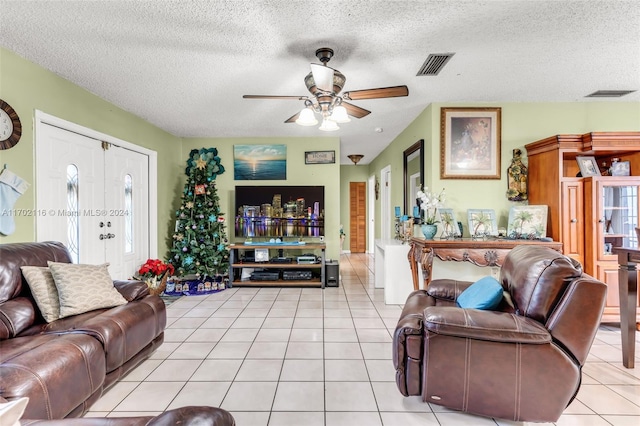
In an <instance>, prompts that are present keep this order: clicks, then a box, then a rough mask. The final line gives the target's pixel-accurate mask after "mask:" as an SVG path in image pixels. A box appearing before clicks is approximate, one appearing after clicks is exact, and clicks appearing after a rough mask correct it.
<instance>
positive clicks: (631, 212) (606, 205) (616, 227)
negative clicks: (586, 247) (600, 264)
mask: <svg viewBox="0 0 640 426" xmlns="http://www.w3.org/2000/svg"><path fill="white" fill-rule="evenodd" d="M601 194H602V212H601V214H602V216H601V219H600V222H601V223H602V226H603V229H602V231H603V237H604V242H603V243H604V244H603V245H602V246H600V247H601V249H602V250H603V253H602V254H605V255H610V254H612V249H613V247H631V248H638V238H637V236H636V231H635V228H636V227H637V226H638V184H637V183H636V184H632V185H625V184H623V183H615V184H614V183H611V184H609V183H608V182H602V193H601Z"/></svg>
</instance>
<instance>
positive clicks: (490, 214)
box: [467, 209, 498, 237]
mask: <svg viewBox="0 0 640 426" xmlns="http://www.w3.org/2000/svg"><path fill="white" fill-rule="evenodd" d="M467 220H468V221H469V233H470V234H471V236H472V237H484V236H487V235H498V224H497V220H496V212H495V210H493V209H469V210H467Z"/></svg>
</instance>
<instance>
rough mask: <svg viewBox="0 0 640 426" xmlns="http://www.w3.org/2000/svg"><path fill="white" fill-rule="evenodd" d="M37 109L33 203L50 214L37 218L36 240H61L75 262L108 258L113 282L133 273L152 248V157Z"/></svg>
mask: <svg viewBox="0 0 640 426" xmlns="http://www.w3.org/2000/svg"><path fill="white" fill-rule="evenodd" d="M40 114H41V115H40V116H39V115H38V114H36V155H35V163H36V190H37V193H36V208H37V210H38V211H43V212H47V214H46V215H45V214H43V215H39V216H38V217H37V219H36V238H37V240H38V241H61V242H63V243H64V244H65V246H66V247H67V249H68V250H69V252H70V254H71V257H72V260H73V261H74V263H86V264H100V263H105V262H108V263H109V264H110V265H109V272H110V274H111V276H112V277H113V278H114V279H126V278H129V277H131V276H132V275H134V274H135V272H136V271H137V269H138V268H139V266H140V265H141V264H142V263H144V262H145V261H146V259H148V258H149V257H155V256H156V252H157V226H156V224H157V219H156V215H157V213H156V212H157V209H156V208H152V207H151V203H150V200H151V197H152V192H155V186H156V185H155V182H156V179H153V180H152V179H151V171H152V169H153V170H155V167H151V165H152V163H153V164H154V166H155V162H156V156H155V155H153V156H151V155H150V152H151V151H148V150H144V149H143V148H141V147H136V148H138V149H137V150H132V149H130V148H131V147H132V146H133V147H135V145H132V144H128V143H126V142H125V143H122V142H124V141H118V140H117V139H115V138H111V137H108V136H107V135H99V136H106V137H99V138H96V137H95V136H96V135H95V132H94V131H92V130H91V129H84V128H80V129H79V128H78V127H80V126H77V125H75V124H73V123H69V122H64V120H60V119H57V118H55V117H51V116H47V115H46V114H43V113H40ZM38 118H40V119H39V120H38ZM91 133H94V135H91ZM105 139H107V140H109V141H107V140H105ZM123 145H129V146H123ZM144 151H147V152H144ZM154 154H155V153H154ZM151 182H153V185H150V183H151ZM152 187H153V189H152ZM153 241H155V242H156V244H153V245H152V242H153Z"/></svg>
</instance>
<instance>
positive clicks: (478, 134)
mask: <svg viewBox="0 0 640 426" xmlns="http://www.w3.org/2000/svg"><path fill="white" fill-rule="evenodd" d="M501 111H502V109H501V108H442V109H441V111H440V151H441V155H440V177H441V178H442V179H500V141H501V136H500V134H501Z"/></svg>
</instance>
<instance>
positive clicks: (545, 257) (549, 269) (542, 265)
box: [393, 245, 607, 422]
mask: <svg viewBox="0 0 640 426" xmlns="http://www.w3.org/2000/svg"><path fill="white" fill-rule="evenodd" d="M499 281H500V282H501V284H502V286H503V288H504V290H505V292H506V293H508V295H509V296H510V297H506V298H505V299H503V301H502V303H501V305H500V306H499V307H498V308H497V310H496V311H483V310H476V309H462V308H459V307H457V305H456V298H457V297H458V295H459V294H460V293H461V292H462V291H464V289H466V288H467V287H468V286H469V285H471V284H472V283H470V282H462V281H456V280H450V279H441V280H433V281H432V282H431V284H430V285H429V286H428V288H427V289H426V290H417V291H415V292H413V293H411V294H410V295H409V297H408V299H407V302H406V304H405V306H404V309H403V311H402V314H401V316H400V320H399V322H398V325H397V328H396V330H395V333H394V342H393V362H394V365H395V367H396V382H397V385H398V389H399V390H400V392H401V393H402V394H403V395H405V396H409V395H421V396H422V399H423V400H424V401H425V402H429V403H434V404H437V405H442V406H444V407H447V408H451V409H454V410H460V411H465V412H469V413H474V414H479V415H483V416H490V417H497V418H502V419H509V420H514V421H533V422H547V421H551V422H553V421H556V420H557V419H558V418H559V417H560V415H561V414H562V412H563V411H564V409H565V408H566V407H567V406H568V405H569V403H571V401H572V400H573V399H574V398H575V396H576V394H577V392H578V389H579V388H580V382H581V374H582V366H583V364H584V362H585V360H586V358H587V355H588V353H589V349H590V348H591V344H592V343H593V339H594V337H595V334H596V331H597V329H598V326H599V324H600V317H601V315H602V311H603V309H604V303H605V297H606V289H607V287H606V285H605V284H604V283H602V282H600V281H598V280H596V279H594V278H592V277H590V276H588V275H586V274H583V273H582V267H581V266H580V264H579V263H578V262H576V261H575V260H572V259H570V258H569V257H566V256H563V255H562V254H560V253H558V252H556V251H554V250H551V249H549V248H545V247H539V246H530V245H529V246H527V245H525V246H519V247H516V248H514V249H513V250H511V252H509V254H508V255H507V257H506V258H505V262H504V265H503V267H502V270H501V273H500V280H499ZM509 299H510V300H509ZM509 302H510V303H509Z"/></svg>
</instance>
